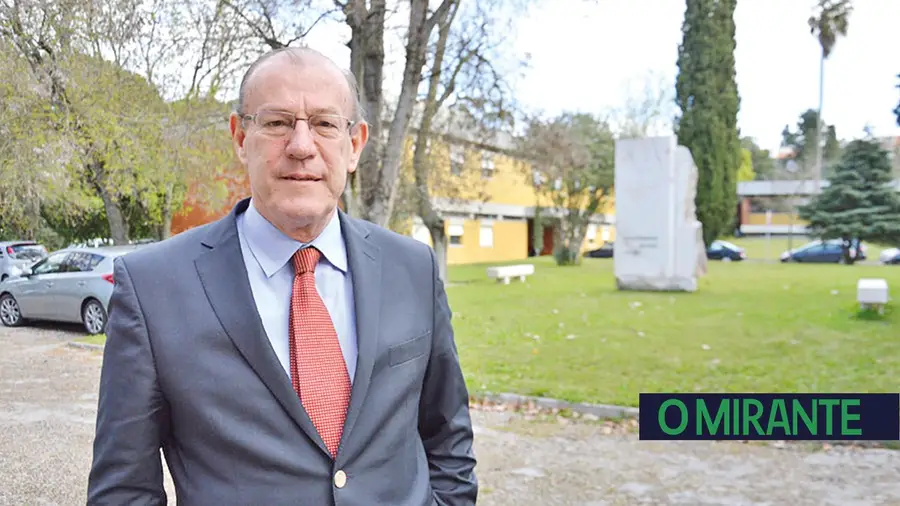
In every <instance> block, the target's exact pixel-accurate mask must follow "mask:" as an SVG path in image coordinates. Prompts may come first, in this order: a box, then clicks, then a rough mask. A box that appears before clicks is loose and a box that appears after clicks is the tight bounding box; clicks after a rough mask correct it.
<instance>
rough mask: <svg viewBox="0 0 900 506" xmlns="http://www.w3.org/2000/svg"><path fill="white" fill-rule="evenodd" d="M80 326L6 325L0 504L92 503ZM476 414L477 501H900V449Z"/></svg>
mask: <svg viewBox="0 0 900 506" xmlns="http://www.w3.org/2000/svg"><path fill="white" fill-rule="evenodd" d="M76 337H80V334H79V333H78V331H77V328H73V329H72V330H68V329H62V330H61V329H60V328H59V327H58V326H41V327H37V328H34V327H31V328H20V329H8V328H5V327H0V346H2V352H0V406H2V408H0V427H2V430H0V505H15V506H26V505H27V506H40V505H78V504H81V505H83V504H85V487H86V479H87V473H88V469H89V466H90V460H91V438H92V434H93V427H94V425H93V424H94V416H95V411H96V402H97V394H96V392H97V381H98V377H99V368H100V361H101V355H100V352H97V351H89V350H80V349H74V348H71V347H68V346H65V342H66V341H67V340H70V339H73V338H76ZM473 417H474V421H475V423H476V431H477V439H476V451H477V457H478V459H479V466H478V474H479V478H480V481H481V495H480V499H479V502H478V504H479V505H485V506H514V505H515V506H519V505H542V506H555V505H560V506H563V505H565V506H569V505H573V506H574V505H577V506H601V505H604V506H611V505H620V504H635V505H643V504H673V505H681V504H684V505H755V506H762V505H770V506H776V505H779V506H780V505H792V506H800V505H815V506H822V505H835V506H837V505H841V506H861V505H882V504H884V505H888V504H894V505H900V480H898V479H897V477H898V476H900V452H898V451H892V450H879V449H867V450H861V449H850V448H843V447H841V448H832V449H829V450H827V451H823V450H817V451H813V450H811V449H808V448H805V449H804V448H798V447H796V446H785V447H781V448H779V447H775V446H773V445H755V444H754V445H747V444H740V443H709V442H695V443H686V442H685V443H655V442H640V441H637V440H636V438H635V436H634V435H633V434H628V433H621V434H616V433H612V434H610V433H609V428H608V427H605V426H604V425H602V424H599V423H597V422H584V421H581V422H571V421H568V422H565V423H563V422H559V421H556V420H550V421H548V420H546V419H544V420H542V421H539V420H529V419H527V418H526V417H524V416H523V415H522V414H518V413H510V412H506V411H483V410H478V411H475V412H474V413H473ZM169 490H170V491H171V490H172V489H171V482H169ZM171 504H174V496H173V501H172V502H171Z"/></svg>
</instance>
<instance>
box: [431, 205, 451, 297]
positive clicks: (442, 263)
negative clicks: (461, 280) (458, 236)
mask: <svg viewBox="0 0 900 506" xmlns="http://www.w3.org/2000/svg"><path fill="white" fill-rule="evenodd" d="M428 233H429V234H431V243H432V244H433V245H434V254H435V256H436V257H437V262H438V275H439V276H440V277H441V280H442V281H443V282H444V283H446V282H447V234H446V233H445V232H444V220H443V219H441V220H440V223H437V224H431V225H428Z"/></svg>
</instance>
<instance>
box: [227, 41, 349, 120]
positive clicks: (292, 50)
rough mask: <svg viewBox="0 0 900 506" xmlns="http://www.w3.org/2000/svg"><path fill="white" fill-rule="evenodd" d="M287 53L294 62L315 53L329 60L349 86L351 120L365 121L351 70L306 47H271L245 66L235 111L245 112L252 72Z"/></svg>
mask: <svg viewBox="0 0 900 506" xmlns="http://www.w3.org/2000/svg"><path fill="white" fill-rule="evenodd" d="M282 53H284V54H287V55H289V56H291V57H292V58H293V59H294V61H295V62H296V63H299V62H300V61H302V59H303V58H304V57H306V56H309V55H315V56H318V57H321V58H323V59H325V60H326V61H328V62H330V63H331V64H332V65H334V66H335V67H337V68H338V69H339V70H340V71H341V73H342V74H343V75H344V78H345V79H346V80H347V86H348V87H349V88H350V101H351V115H352V116H351V118H350V119H351V120H352V121H353V122H354V123H359V122H362V121H365V111H363V110H362V106H361V102H362V97H361V96H360V91H359V84H358V82H357V80H356V76H354V75H353V72H351V71H349V70H346V69H341V68H340V67H338V65H337V64H336V63H334V61H333V60H332V59H331V58H328V57H327V56H325V55H324V54H322V53H321V52H319V51H316V50H315V49H312V48H308V47H281V48H278V49H273V50H271V51H268V52H266V53H264V54H263V55H261V56H260V57H259V58H257V59H256V61H254V62H253V63H251V64H250V66H249V67H248V68H247V71H246V72H245V73H244V76H243V77H242V78H241V87H240V89H239V91H238V103H237V111H236V112H237V113H238V114H245V111H244V96H245V94H246V87H247V82H248V81H249V80H250V77H252V76H253V73H254V72H255V71H256V69H257V68H258V67H259V66H260V65H261V64H262V63H263V62H265V61H266V60H268V59H270V58H272V57H273V56H276V55H279V54H282Z"/></svg>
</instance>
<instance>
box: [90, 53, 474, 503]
mask: <svg viewBox="0 0 900 506" xmlns="http://www.w3.org/2000/svg"><path fill="white" fill-rule="evenodd" d="M230 128H231V132H232V138H233V145H234V149H235V151H236V153H237V156H238V158H239V159H240V160H241V162H242V163H243V164H244V165H245V166H246V168H247V170H248V174H249V179H250V187H251V196H250V198H249V199H246V200H243V201H241V202H239V203H238V204H237V205H236V206H235V207H234V209H233V210H232V212H231V213H230V214H228V215H227V216H226V217H224V218H222V219H220V220H218V221H216V222H214V223H211V224H207V225H204V226H201V227H197V228H194V229H192V230H189V231H187V232H184V233H182V234H179V235H177V236H175V237H172V238H170V239H169V240H166V241H163V242H161V243H157V244H154V245H150V246H146V247H144V248H143V249H141V250H138V251H135V252H133V253H130V254H128V255H127V256H124V257H121V258H120V259H119V260H117V261H116V264H115V271H114V279H115V289H114V293H113V296H112V299H111V300H110V308H109V324H108V328H107V343H106V349H105V352H104V357H103V368H102V373H101V379H100V398H99V406H98V407H99V409H98V413H97V427H96V437H95V441H94V460H93V465H92V468H91V471H90V477H89V484H88V501H87V502H88V504H89V505H115V506H124V505H133V504H134V505H137V504H141V505H145V504H165V503H166V499H167V498H166V494H165V490H164V486H163V469H162V464H161V459H160V449H162V451H163V453H164V454H165V461H166V463H167V465H168V467H169V470H170V472H171V474H172V477H173V479H174V483H175V489H176V496H177V499H178V503H179V504H186V505H189V506H200V505H210V506H222V505H266V506H278V505H289V504H290V505H304V506H306V505H309V506H323V505H336V506H375V505H390V506H406V505H409V506H428V505H435V504H436V505H442V506H443V505H447V506H450V505H453V506H456V505H472V504H475V500H476V496H477V480H476V477H475V473H474V467H475V458H474V455H473V451H472V440H473V431H472V426H471V420H470V417H469V406H468V392H467V389H466V385H465V382H464V379H463V375H462V373H461V370H460V365H459V359H458V355H457V351H456V347H455V344H454V338H453V330H452V327H451V323H450V309H449V306H448V303H447V298H446V294H445V292H444V288H443V284H442V281H441V279H440V278H439V277H438V268H437V264H436V261H435V256H434V254H433V252H432V250H431V248H429V247H428V246H427V245H424V244H421V243H419V242H417V241H414V240H413V239H411V238H407V237H404V236H401V235H399V234H395V233H392V232H390V231H387V230H385V229H383V228H380V227H378V226H375V225H373V224H371V223H368V222H364V221H361V220H357V219H354V218H351V217H349V216H347V215H346V214H344V213H343V212H341V211H340V209H339V208H338V207H337V203H338V199H339V198H340V195H341V193H342V191H343V189H344V185H345V182H346V178H347V174H348V173H350V172H353V171H354V170H355V169H356V165H357V162H358V160H359V157H360V153H361V152H362V150H363V148H364V146H365V144H366V140H367V135H368V131H367V126H366V123H365V122H364V121H362V119H361V115H360V110H359V101H358V98H357V91H356V86H355V81H354V79H353V77H352V75H348V74H346V73H343V72H342V71H341V70H340V69H339V68H337V66H336V65H335V64H334V63H333V62H332V61H330V60H328V59H327V58H325V57H324V56H323V55H321V54H319V53H316V52H314V51H312V50H308V49H296V48H294V49H287V50H281V51H275V52H272V53H269V54H266V55H264V56H263V57H262V58H260V59H259V60H258V61H257V62H255V63H254V64H253V65H252V66H251V67H250V68H249V69H248V71H247V74H246V75H245V77H244V80H243V82H242V83H241V91H240V99H239V106H238V112H237V113H235V114H233V115H232V117H231V120H230Z"/></svg>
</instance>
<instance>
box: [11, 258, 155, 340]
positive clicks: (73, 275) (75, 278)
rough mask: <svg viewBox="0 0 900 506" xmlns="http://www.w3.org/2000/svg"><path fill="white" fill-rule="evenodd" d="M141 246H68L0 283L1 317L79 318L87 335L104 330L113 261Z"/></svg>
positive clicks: (13, 320) (21, 319)
mask: <svg viewBox="0 0 900 506" xmlns="http://www.w3.org/2000/svg"><path fill="white" fill-rule="evenodd" d="M138 247H139V246H109V247H100V248H66V249H62V250H59V251H55V252H53V253H51V254H50V255H49V256H47V257H46V258H44V259H43V260H41V261H39V262H37V263H36V264H34V265H33V266H32V267H31V268H30V269H29V268H26V269H25V272H23V273H22V274H21V277H18V278H10V279H8V280H6V281H4V282H2V283H0V321H2V322H3V324H4V325H6V326H7V327H17V326H19V325H22V324H23V323H25V321H26V320H49V321H59V322H81V323H82V324H83V325H84V329H85V330H86V331H87V332H88V333H89V334H100V333H103V332H104V331H105V330H106V316H107V310H108V308H109V298H110V297H111V296H112V291H113V260H114V259H115V258H116V257H118V256H121V255H124V254H126V253H128V252H131V251H134V250H135V249H136V248H138Z"/></svg>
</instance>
